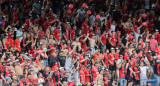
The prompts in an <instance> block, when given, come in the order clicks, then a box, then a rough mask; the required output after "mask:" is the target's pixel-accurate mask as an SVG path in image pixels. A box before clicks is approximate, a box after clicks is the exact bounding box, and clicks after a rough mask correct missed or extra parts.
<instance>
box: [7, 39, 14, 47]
mask: <svg viewBox="0 0 160 86" xmlns="http://www.w3.org/2000/svg"><path fill="white" fill-rule="evenodd" d="M8 42H9V45H10V46H11V47H12V48H14V40H13V39H12V38H10V37H9V38H8Z"/></svg>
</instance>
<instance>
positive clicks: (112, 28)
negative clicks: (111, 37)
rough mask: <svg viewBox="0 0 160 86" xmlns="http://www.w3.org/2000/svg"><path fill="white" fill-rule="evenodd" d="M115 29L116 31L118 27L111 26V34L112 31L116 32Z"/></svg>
mask: <svg viewBox="0 0 160 86" xmlns="http://www.w3.org/2000/svg"><path fill="white" fill-rule="evenodd" d="M115 29H116V26H115V25H113V24H111V32H112V31H115ZM111 32H110V34H111Z"/></svg>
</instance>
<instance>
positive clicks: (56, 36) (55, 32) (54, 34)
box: [52, 29, 60, 40]
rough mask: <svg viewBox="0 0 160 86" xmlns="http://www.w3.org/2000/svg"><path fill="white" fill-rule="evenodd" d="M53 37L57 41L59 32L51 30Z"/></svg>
mask: <svg viewBox="0 0 160 86" xmlns="http://www.w3.org/2000/svg"><path fill="white" fill-rule="evenodd" d="M52 33H53V36H54V37H55V38H56V40H59V37H60V36H59V34H60V32H59V30H58V29H54V30H53V32H52Z"/></svg>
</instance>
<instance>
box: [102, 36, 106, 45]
mask: <svg viewBox="0 0 160 86" xmlns="http://www.w3.org/2000/svg"><path fill="white" fill-rule="evenodd" d="M101 41H102V43H103V44H104V45H106V36H105V35H104V34H102V35H101Z"/></svg>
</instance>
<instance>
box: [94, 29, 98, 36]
mask: <svg viewBox="0 0 160 86" xmlns="http://www.w3.org/2000/svg"><path fill="white" fill-rule="evenodd" d="M94 33H95V34H96V35H97V34H98V27H95V32H94Z"/></svg>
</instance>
